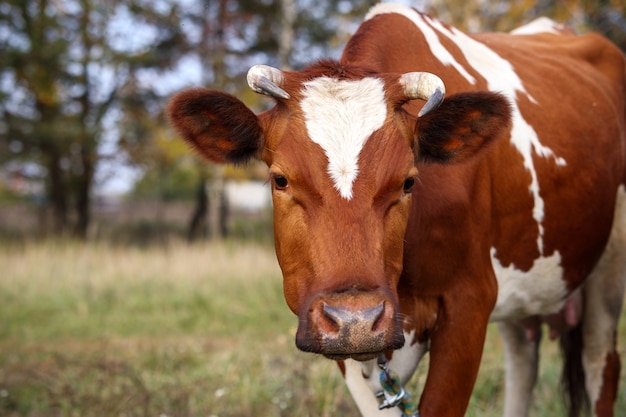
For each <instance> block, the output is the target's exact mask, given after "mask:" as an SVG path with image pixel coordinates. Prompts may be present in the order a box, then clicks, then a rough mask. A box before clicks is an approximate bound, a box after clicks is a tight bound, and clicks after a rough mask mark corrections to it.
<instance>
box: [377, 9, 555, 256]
mask: <svg viewBox="0 0 626 417" xmlns="http://www.w3.org/2000/svg"><path fill="white" fill-rule="evenodd" d="M384 13H398V14H401V15H402V16H405V17H406V18H408V19H409V20H411V21H412V22H413V23H414V24H415V25H416V26H417V27H418V28H419V30H420V31H421V32H422V33H423V34H424V37H425V38H426V42H428V45H429V48H430V50H431V52H432V53H433V55H434V56H435V57H436V58H437V59H438V60H439V61H440V62H441V63H442V64H444V65H446V66H451V67H453V68H454V69H455V70H456V71H457V72H459V74H461V75H462V76H463V77H464V78H465V79H466V80H467V81H468V82H469V83H470V84H476V79H475V78H474V77H473V76H472V75H470V74H469V72H468V71H467V70H466V69H465V68H463V66H462V65H461V64H460V63H459V62H457V60H456V59H455V58H454V56H453V55H452V54H451V53H450V51H448V50H447V49H446V47H445V46H443V44H442V43H441V41H440V36H445V37H446V38H448V39H449V40H451V41H452V42H453V43H454V44H456V45H457V46H458V48H459V51H461V53H462V54H463V57H464V58H465V60H466V61H467V63H468V64H469V66H470V67H471V68H472V69H473V70H474V71H476V72H477V73H478V74H480V75H481V76H482V77H483V78H484V79H485V80H486V81H487V85H488V88H489V90H491V91H496V92H499V93H501V94H503V95H504V96H506V97H507V98H508V99H509V102H510V103H511V105H512V109H511V110H512V118H513V120H512V128H511V143H512V144H513V145H514V146H515V148H516V149H517V150H518V151H519V153H520V154H521V155H522V157H523V158H524V167H525V168H526V170H527V171H528V173H529V174H530V177H531V181H530V185H529V187H528V189H529V191H530V194H531V196H532V198H533V200H534V209H533V218H534V219H535V221H536V222H537V227H538V231H539V234H538V237H537V247H538V249H539V252H540V253H543V232H544V230H543V225H542V223H543V218H544V201H543V198H542V197H541V193H540V191H539V181H538V178H537V171H536V169H535V163H534V161H533V151H534V153H535V154H536V155H538V156H540V157H543V158H552V159H554V161H555V163H556V164H557V165H559V166H564V165H566V161H565V160H564V159H563V158H560V157H557V156H556V155H555V154H554V152H553V151H552V150H551V149H550V148H548V147H547V146H544V145H543V144H541V142H540V141H539V136H538V135H537V132H536V131H535V129H534V128H533V127H532V126H531V125H530V124H529V123H528V122H527V121H526V119H525V118H524V115H523V114H522V113H521V111H520V109H519V105H518V96H519V95H522V96H525V97H526V98H527V99H528V100H530V101H531V102H532V103H535V104H537V105H539V103H538V102H537V101H536V100H535V99H534V98H533V97H532V96H531V95H530V94H529V93H528V92H527V91H526V89H525V88H524V85H523V82H522V80H521V79H520V78H519V76H518V75H517V73H516V72H515V69H514V68H513V66H512V65H511V63H510V62H509V61H507V60H505V59H504V58H502V57H501V56H500V55H498V54H497V53H496V52H495V51H493V50H492V49H491V48H489V47H488V46H487V45H485V44H483V43H481V42H478V41H476V40H474V39H472V38H470V37H469V36H467V35H466V34H465V33H463V32H461V31H459V30H457V29H455V28H450V29H448V28H446V27H445V26H444V25H443V24H441V22H439V21H438V20H435V19H431V18H430V17H428V16H426V15H421V14H419V13H418V12H416V11H415V10H413V9H411V8H408V7H405V6H402V5H391V4H382V5H380V6H375V7H374V8H372V10H370V12H369V13H368V15H367V17H366V19H370V18H372V17H374V16H375V15H378V14H384ZM444 82H445V79H444Z"/></svg>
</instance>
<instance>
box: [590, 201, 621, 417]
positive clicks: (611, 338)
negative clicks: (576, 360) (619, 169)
mask: <svg viewBox="0 0 626 417" xmlns="http://www.w3.org/2000/svg"><path fill="white" fill-rule="evenodd" d="M619 197H620V198H619V199H618V204H617V207H616V211H615V213H616V219H615V223H614V225H613V230H612V232H611V236H610V238H609V243H608V245H607V248H606V249H605V252H604V254H603V255H602V257H601V258H600V261H599V262H598V265H597V266H596V268H595V269H594V271H593V273H592V274H591V275H590V277H589V279H588V280H587V282H586V283H585V288H584V302H585V306H584V308H585V312H584V316H583V353H582V356H583V357H582V359H583V368H584V371H585V384H586V389H587V395H588V396H589V400H590V404H591V407H592V410H593V413H594V415H595V416H597V417H612V416H613V405H614V403H615V399H616V396H617V386H618V383H619V373H620V359H619V354H618V352H617V350H616V332H617V322H618V320H619V317H620V314H621V310H622V303H623V296H624V283H625V281H626V214H625V213H626V211H625V210H626V199H625V198H624V193H620V196H619Z"/></svg>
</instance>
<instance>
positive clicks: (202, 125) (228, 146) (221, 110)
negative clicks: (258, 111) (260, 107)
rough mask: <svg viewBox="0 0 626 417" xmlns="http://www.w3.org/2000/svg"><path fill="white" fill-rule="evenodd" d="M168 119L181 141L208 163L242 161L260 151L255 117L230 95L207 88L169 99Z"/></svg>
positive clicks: (260, 136)
mask: <svg viewBox="0 0 626 417" xmlns="http://www.w3.org/2000/svg"><path fill="white" fill-rule="evenodd" d="M168 116H169V119H170V122H171V123H172V125H173V126H174V127H175V128H176V130H177V131H178V132H179V133H180V134H181V136H182V137H183V139H185V141H186V142H187V143H189V144H190V145H191V146H192V147H193V148H194V149H195V150H196V151H198V152H199V153H200V154H201V155H202V156H204V157H205V158H207V159H208V160H210V161H213V162H218V163H225V162H232V163H238V162H245V161H247V160H248V159H250V158H251V157H253V156H256V155H257V154H258V150H259V149H260V148H261V144H260V142H261V138H262V129H261V126H260V125H259V120H258V118H257V117H256V115H255V114H254V113H253V112H252V111H251V110H250V109H249V108H248V107H247V106H246V105H245V104H243V103H242V102H241V101H239V100H238V99H237V98H235V97H233V96H231V95H230V94H226V93H223V92H220V91H216V90H210V89H206V88H195V89H189V90H185V91H182V92H180V93H178V94H176V95H175V96H174V97H173V98H172V99H171V100H170V103H169V106H168Z"/></svg>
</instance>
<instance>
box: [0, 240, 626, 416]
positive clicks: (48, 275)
mask: <svg viewBox="0 0 626 417" xmlns="http://www.w3.org/2000/svg"><path fill="white" fill-rule="evenodd" d="M295 325H296V318H295V316H293V314H292V313H291V312H290V311H289V310H288V308H287V306H286V304H285V302H284V299H283V295H282V283H281V278H280V271H279V269H278V266H277V264H276V260H275V257H274V254H273V252H272V250H271V249H270V248H267V247H262V246H258V245H250V244H237V243H233V242H226V243H219V244H217V243H214V244H201V245H193V246H188V245H185V244H182V243H181V244H172V245H169V246H167V247H152V248H143V249H141V248H134V247H115V246H108V245H102V244H97V245H86V246H83V245H79V244H71V243H70V244H68V243H57V244H54V243H46V244H28V245H25V246H13V247H2V248H1V249H0V352H1V355H0V415H1V416H11V417H17V416H33V417H34V416H46V417H48V416H50V417H54V416H81V417H89V416H99V417H102V416H151V417H155V416H180V417H186V416H219V417H228V416H239V417H241V416H251V417H252V416H254V417H259V416H302V417H305V416H317V417H326V416H329V417H330V416H349V415H353V416H356V415H357V412H356V409H355V407H354V405H353V403H352V400H351V399H350V398H349V396H348V394H347V391H346V389H345V387H344V384H343V382H342V380H341V377H340V375H339V372H338V371H337V370H336V367H335V365H334V364H332V363H330V362H329V361H326V360H324V359H322V358H317V357H313V356H311V355H308V354H304V353H300V352H298V351H297V350H296V348H295V346H294V344H293V337H294V332H295ZM622 327H623V326H622ZM625 330H626V329H625ZM625 333H626V332H622V333H621V334H622V338H621V340H622V343H621V346H622V349H624V346H626V338H625V336H626V334H625ZM542 354H543V361H542V373H541V377H540V381H539V387H538V390H537V395H536V397H537V400H538V401H537V405H536V406H535V407H534V409H533V416H560V415H563V409H562V406H561V405H560V404H561V403H560V401H559V400H558V393H557V388H556V387H557V380H558V373H559V372H560V360H559V359H558V356H557V354H556V347H555V346H554V344H553V343H550V342H549V341H545V342H544V345H543V347H542ZM426 366H427V365H426V364H424V365H423V366H421V367H420V368H421V372H420V373H419V374H418V375H417V376H416V377H415V378H414V380H413V382H412V384H411V386H410V387H409V390H410V391H411V392H412V393H413V394H414V395H417V393H418V392H419V390H420V389H421V386H422V384H423V381H424V372H425V369H426ZM502 381H503V362H502V356H501V343H500V341H499V338H498V336H497V332H496V331H495V329H493V328H492V329H490V334H489V340H488V343H487V348H486V350H485V354H484V361H483V366H482V368H481V374H480V377H479V381H478V384H477V385H476V389H475V392H474V396H473V397H472V401H471V404H470V408H469V411H468V416H481V417H485V416H498V415H500V414H501V407H502V404H501V400H502ZM625 390H626V378H624V377H622V386H621V390H620V398H619V405H618V411H617V415H622V414H624V410H626V400H625V397H626V395H625V394H624V393H625Z"/></svg>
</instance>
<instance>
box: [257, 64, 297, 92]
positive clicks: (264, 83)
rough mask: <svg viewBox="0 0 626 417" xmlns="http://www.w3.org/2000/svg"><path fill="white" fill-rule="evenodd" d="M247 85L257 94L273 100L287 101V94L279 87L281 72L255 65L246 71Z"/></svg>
mask: <svg viewBox="0 0 626 417" xmlns="http://www.w3.org/2000/svg"><path fill="white" fill-rule="evenodd" d="M247 79H248V85H249V86H250V88H251V89H252V90H254V91H255V92H257V93H259V94H265V95H266V96H270V97H274V98H283V99H288V98H289V94H287V92H286V91H285V90H283V89H282V88H280V86H281V85H282V83H283V80H284V77H283V72H282V71H281V70H279V69H278V68H274V67H270V66H267V65H255V66H253V67H252V68H250V70H249V71H248V77H247Z"/></svg>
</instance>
